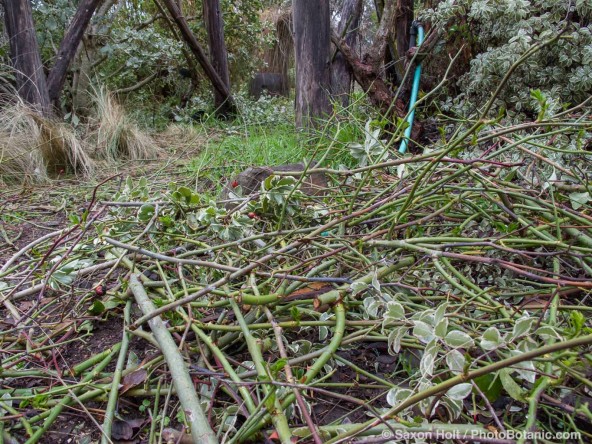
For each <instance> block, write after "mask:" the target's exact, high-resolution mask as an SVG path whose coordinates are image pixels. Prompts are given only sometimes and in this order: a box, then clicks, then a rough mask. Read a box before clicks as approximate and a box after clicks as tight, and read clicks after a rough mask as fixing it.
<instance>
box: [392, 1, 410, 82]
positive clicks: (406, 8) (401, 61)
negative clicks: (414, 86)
mask: <svg viewBox="0 0 592 444" xmlns="http://www.w3.org/2000/svg"><path fill="white" fill-rule="evenodd" d="M412 23H413V0H397V11H396V13H395V39H396V44H397V53H396V60H397V63H396V65H395V66H396V68H397V76H398V77H399V84H400V83H401V80H402V79H403V76H404V75H405V54H406V53H407V50H408V49H409V32H410V30H411V24H412Z"/></svg>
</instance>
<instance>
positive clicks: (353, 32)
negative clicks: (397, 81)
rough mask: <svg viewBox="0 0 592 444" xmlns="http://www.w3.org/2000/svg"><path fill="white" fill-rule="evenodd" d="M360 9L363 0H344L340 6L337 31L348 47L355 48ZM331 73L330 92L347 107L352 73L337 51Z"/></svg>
mask: <svg viewBox="0 0 592 444" xmlns="http://www.w3.org/2000/svg"><path fill="white" fill-rule="evenodd" d="M362 9H363V0H344V2H343V6H342V7H341V14H340V15H341V18H340V20H339V25H337V33H338V34H339V36H341V37H342V38H343V39H344V40H345V43H347V45H348V46H349V47H350V48H355V46H356V42H357V40H358V26H359V24H360V16H361V15H362ZM331 75H332V78H331V93H332V95H333V97H334V98H335V99H338V100H339V101H340V102H341V105H342V106H343V107H347V106H348V105H349V96H350V93H351V90H352V84H353V73H352V70H351V67H350V65H349V64H348V63H347V61H346V60H345V59H344V58H343V54H342V53H341V52H339V51H338V52H337V54H336V55H335V57H334V58H333V63H332V64H331Z"/></svg>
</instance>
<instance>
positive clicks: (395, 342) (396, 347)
mask: <svg viewBox="0 0 592 444" xmlns="http://www.w3.org/2000/svg"><path fill="white" fill-rule="evenodd" d="M407 331H409V328H408V327H397V328H394V329H393V330H392V331H391V332H390V333H389V335H388V351H389V354H397V353H399V351H401V340H402V339H403V336H405V334H407ZM391 351H392V353H391Z"/></svg>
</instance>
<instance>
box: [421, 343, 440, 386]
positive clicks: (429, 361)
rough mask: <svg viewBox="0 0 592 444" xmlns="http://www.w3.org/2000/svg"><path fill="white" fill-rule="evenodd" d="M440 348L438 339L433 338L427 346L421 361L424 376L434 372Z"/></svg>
mask: <svg viewBox="0 0 592 444" xmlns="http://www.w3.org/2000/svg"><path fill="white" fill-rule="evenodd" d="M439 350H440V346H439V345H438V343H437V342H436V340H433V341H432V342H430V343H429V344H428V345H427V346H426V348H425V351H424V353H423V356H422V357H421V361H419V371H420V372H421V375H422V376H423V377H424V378H425V377H429V376H432V375H433V374H434V368H435V364H436V357H437V356H438V351H439Z"/></svg>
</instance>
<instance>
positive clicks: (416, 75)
mask: <svg viewBox="0 0 592 444" xmlns="http://www.w3.org/2000/svg"><path fill="white" fill-rule="evenodd" d="M414 30H417V43H415V44H413V43H414V42H413V41H412V42H411V43H412V46H417V47H418V48H419V47H420V46H421V44H422V43H423V37H424V32H423V26H421V24H419V23H417V22H413V26H412V27H411V33H412V34H413V31H414ZM412 38H413V35H412ZM420 78H421V63H418V64H417V66H416V67H415V73H414V74H413V85H412V87H411V98H410V99H409V114H408V115H407V124H408V125H407V128H405V133H404V135H403V140H402V141H401V146H400V147H399V152H400V153H401V154H405V152H406V151H407V145H409V139H410V138H411V130H412V129H413V118H414V117H415V102H417V94H418V93H419V80H420Z"/></svg>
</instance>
